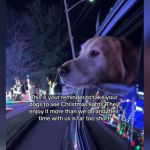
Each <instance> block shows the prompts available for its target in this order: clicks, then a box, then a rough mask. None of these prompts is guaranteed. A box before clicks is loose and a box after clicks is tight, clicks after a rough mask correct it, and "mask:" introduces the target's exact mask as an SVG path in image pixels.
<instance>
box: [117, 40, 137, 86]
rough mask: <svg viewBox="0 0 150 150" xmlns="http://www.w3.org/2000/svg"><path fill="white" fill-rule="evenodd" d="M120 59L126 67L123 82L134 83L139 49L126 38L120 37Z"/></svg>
mask: <svg viewBox="0 0 150 150" xmlns="http://www.w3.org/2000/svg"><path fill="white" fill-rule="evenodd" d="M119 41H120V44H121V50H122V60H123V63H124V66H125V69H126V75H125V77H124V82H125V83H126V84H134V83H136V78H137V70H138V64H139V49H138V48H137V47H136V46H134V45H133V44H132V43H130V42H129V41H128V40H126V39H120V40H119Z"/></svg>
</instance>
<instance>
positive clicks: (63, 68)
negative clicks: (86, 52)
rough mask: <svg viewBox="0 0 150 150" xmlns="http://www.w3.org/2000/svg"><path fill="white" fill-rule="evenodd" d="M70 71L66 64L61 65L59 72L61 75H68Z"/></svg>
mask: <svg viewBox="0 0 150 150" xmlns="http://www.w3.org/2000/svg"><path fill="white" fill-rule="evenodd" d="M69 72H70V69H69V66H67V65H65V66H61V67H60V68H59V69H58V73H59V75H60V76H62V77H63V76H66V75H67V74H68V73H69Z"/></svg>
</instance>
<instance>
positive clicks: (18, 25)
mask: <svg viewBox="0 0 150 150" xmlns="http://www.w3.org/2000/svg"><path fill="white" fill-rule="evenodd" d="M25 32H26V26H25V18H24V17H23V16H19V15H18V14H17V13H16V12H15V11H11V12H10V13H9V16H8V19H7V44H6V83H7V84H6V85H7V86H8V87H9V88H10V87H11V86H12V85H13V83H14V79H15V78H16V77H17V78H19V79H23V73H24V72H23V52H24V50H25V49H27V48H28V47H29V44H28V40H27V36H26V34H25Z"/></svg>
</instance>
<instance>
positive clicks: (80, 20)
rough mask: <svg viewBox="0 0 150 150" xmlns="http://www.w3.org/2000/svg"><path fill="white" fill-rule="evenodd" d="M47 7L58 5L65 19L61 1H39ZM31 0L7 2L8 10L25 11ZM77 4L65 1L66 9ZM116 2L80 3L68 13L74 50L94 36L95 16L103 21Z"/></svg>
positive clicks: (114, 0)
mask: <svg viewBox="0 0 150 150" xmlns="http://www.w3.org/2000/svg"><path fill="white" fill-rule="evenodd" d="M41 1H42V2H43V3H46V4H47V5H48V6H50V5H52V4H58V5H59V6H61V5H62V6H63V7H62V14H61V17H63V19H66V18H65V12H64V3H63V0H41ZM30 2H32V0H7V6H8V10H10V9H14V10H16V11H17V12H19V13H20V12H22V11H26V5H27V4H29V3H30ZM77 2H79V0H67V3H68V8H69V7H70V6H73V5H74V4H76V3H77ZM115 2H116V0H95V2H94V3H91V2H88V1H87V2H86V1H85V2H82V3H80V4H79V5H77V6H76V7H75V8H73V9H72V10H71V11H70V12H69V16H70V22H71V27H72V34H73V37H74V45H75V49H76V51H77V52H78V51H79V49H80V45H81V43H83V42H84V41H85V40H87V39H88V38H90V37H92V36H94V35H95V24H96V19H97V15H98V13H99V12H100V22H102V21H103V19H104V18H105V16H106V15H107V13H108V12H109V10H110V7H112V6H113V5H114V3H115Z"/></svg>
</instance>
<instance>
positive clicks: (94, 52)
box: [90, 50, 99, 57]
mask: <svg viewBox="0 0 150 150" xmlns="http://www.w3.org/2000/svg"><path fill="white" fill-rule="evenodd" d="M98 55H99V52H98V51H95V50H92V51H91V52H90V56H92V57H95V56H98Z"/></svg>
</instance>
